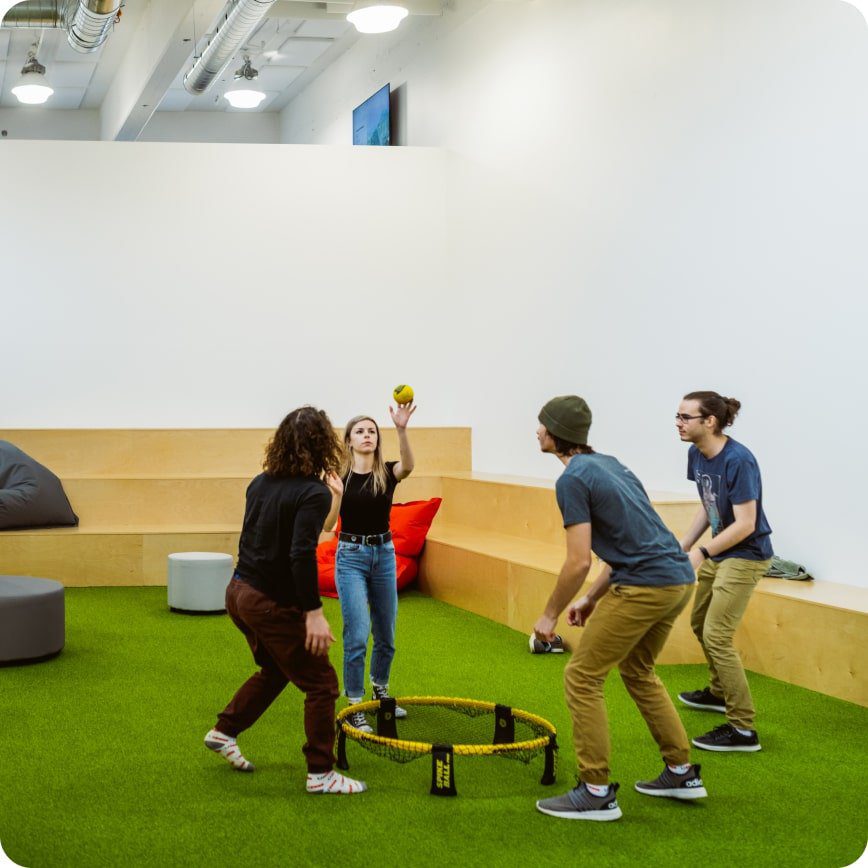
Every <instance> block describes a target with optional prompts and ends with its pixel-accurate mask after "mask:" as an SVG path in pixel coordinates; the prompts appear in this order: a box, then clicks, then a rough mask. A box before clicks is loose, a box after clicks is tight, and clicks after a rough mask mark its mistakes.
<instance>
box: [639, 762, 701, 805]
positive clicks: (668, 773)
mask: <svg viewBox="0 0 868 868" xmlns="http://www.w3.org/2000/svg"><path fill="white" fill-rule="evenodd" d="M636 790H637V791H638V792H640V793H644V794H645V795H646V796H667V797H668V798H670V799H704V798H705V797H706V796H707V795H708V793H707V792H706V791H705V786H704V784H703V783H702V778H701V777H700V776H699V766H691V767H690V768H689V769H688V770H687V771H686V772H685V773H684V774H683V775H679V774H676V773H675V772H673V771H672V769H670V768H669V766H668V765H665V766H663V771H662V772H660V774H659V775H658V777H657V778H656V779H655V780H653V781H636Z"/></svg>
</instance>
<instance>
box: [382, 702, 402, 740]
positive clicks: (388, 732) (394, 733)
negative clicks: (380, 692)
mask: <svg viewBox="0 0 868 868" xmlns="http://www.w3.org/2000/svg"><path fill="white" fill-rule="evenodd" d="M395 706H396V702H395V698H394V697H393V696H390V697H389V698H388V699H381V700H380V707H379V708H378V709H377V735H381V736H382V737H383V738H397V737H398V727H397V725H396V724H395Z"/></svg>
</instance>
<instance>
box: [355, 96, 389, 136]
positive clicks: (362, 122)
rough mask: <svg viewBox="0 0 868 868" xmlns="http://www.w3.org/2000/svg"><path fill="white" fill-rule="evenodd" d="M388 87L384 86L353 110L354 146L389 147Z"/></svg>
mask: <svg viewBox="0 0 868 868" xmlns="http://www.w3.org/2000/svg"><path fill="white" fill-rule="evenodd" d="M391 143H392V136H391V135H390V132H389V85H388V84H385V85H383V87H381V88H380V89H379V90H378V91H377V92H376V93H375V94H373V95H372V96H369V97H368V98H367V99H366V100H365V101H364V102H363V103H362V104H361V105H360V106H358V108H354V109H353V144H354V145H389V144H391Z"/></svg>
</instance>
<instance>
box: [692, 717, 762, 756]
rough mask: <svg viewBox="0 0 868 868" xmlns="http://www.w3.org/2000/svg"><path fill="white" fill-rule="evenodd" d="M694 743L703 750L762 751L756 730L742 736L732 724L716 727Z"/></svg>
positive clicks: (695, 739) (694, 740)
mask: <svg viewBox="0 0 868 868" xmlns="http://www.w3.org/2000/svg"><path fill="white" fill-rule="evenodd" d="M693 743H694V744H695V745H696V746H697V747H701V748H702V749H703V750H719V751H731V750H740V751H747V752H751V751H757V750H762V747H761V746H760V743H759V738H758V736H757V734H756V730H755V729H752V730H751V731H750V735H742V734H741V733H740V732H739V731H738V730H737V729H736V728H735V727H734V726H733V725H732V724H731V723H723V724H721V725H720V726H716V727H715V728H714V729H713V730H711V732H707V733H705V735H701V736H699V738H694V739H693Z"/></svg>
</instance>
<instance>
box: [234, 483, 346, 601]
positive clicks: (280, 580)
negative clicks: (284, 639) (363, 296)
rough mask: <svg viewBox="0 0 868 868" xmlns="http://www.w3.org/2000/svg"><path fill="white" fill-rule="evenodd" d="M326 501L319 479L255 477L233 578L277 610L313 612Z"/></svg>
mask: <svg viewBox="0 0 868 868" xmlns="http://www.w3.org/2000/svg"><path fill="white" fill-rule="evenodd" d="M331 502H332V499H331V494H330V493H329V490H328V487H327V486H326V485H325V483H323V482H321V481H320V480H319V479H315V478H313V477H310V476H306V477H299V476H283V477H279V476H269V475H268V474H266V473H260V474H259V476H257V477H256V478H255V479H254V480H253V481H252V482H251V483H250V485H249V486H248V487H247V506H246V508H245V510H244V525H243V527H242V529H241V540H240V542H239V545H238V566H237V567H236V572H237V573H238V575H239V576H241V578H243V579H245V580H246V581H247V582H249V583H250V584H251V585H253V587H254V588H257V589H258V590H260V591H262V593H264V594H267V595H268V596H269V597H271V598H272V599H273V600H274V601H275V602H277V603H279V604H280V605H282V606H297V607H299V608H300V609H302V610H304V611H305V612H308V611H311V610H312V609H318V608H319V607H320V606H321V605H322V601H321V600H320V597H319V583H318V580H317V569H316V546H317V541H318V539H319V535H320V532H321V531H322V529H323V522H324V521H325V519H326V516H327V515H328V512H329V509H330V507H331Z"/></svg>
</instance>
